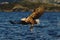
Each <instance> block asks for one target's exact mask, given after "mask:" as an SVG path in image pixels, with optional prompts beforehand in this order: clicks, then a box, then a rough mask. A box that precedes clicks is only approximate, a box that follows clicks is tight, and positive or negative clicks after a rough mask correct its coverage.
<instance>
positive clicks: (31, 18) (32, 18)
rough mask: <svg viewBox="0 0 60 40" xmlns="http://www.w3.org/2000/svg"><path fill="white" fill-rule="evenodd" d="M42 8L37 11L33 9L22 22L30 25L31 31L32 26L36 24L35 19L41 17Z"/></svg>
mask: <svg viewBox="0 0 60 40" xmlns="http://www.w3.org/2000/svg"><path fill="white" fill-rule="evenodd" d="M44 10H45V9H44V7H39V8H37V9H35V11H34V12H33V13H32V14H31V15H30V16H28V17H27V18H25V19H24V20H22V21H25V22H26V23H30V24H31V29H32V28H33V25H34V24H37V21H36V19H38V18H39V17H41V15H42V14H43V13H44Z"/></svg>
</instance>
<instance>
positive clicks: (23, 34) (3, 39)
mask: <svg viewBox="0 0 60 40" xmlns="http://www.w3.org/2000/svg"><path fill="white" fill-rule="evenodd" d="M30 13H31V12H9V13H8V12H0V40H60V12H45V13H44V14H43V15H42V16H41V17H40V18H39V19H40V24H39V25H34V28H33V31H32V32H31V31H30V30H29V28H30V26H29V25H21V24H14V25H13V24H10V23H9V20H13V21H19V20H20V19H21V18H24V17H27V16H28V15H29V14H30Z"/></svg>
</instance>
